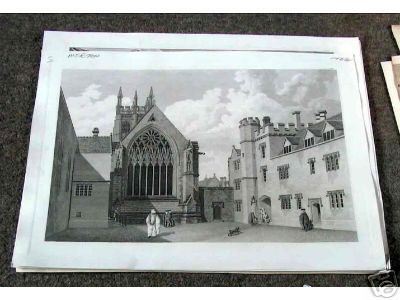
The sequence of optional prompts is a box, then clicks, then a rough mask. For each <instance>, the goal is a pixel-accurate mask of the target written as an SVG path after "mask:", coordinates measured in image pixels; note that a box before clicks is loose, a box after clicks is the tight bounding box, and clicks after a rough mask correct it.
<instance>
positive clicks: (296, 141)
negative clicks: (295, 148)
mask: <svg viewBox="0 0 400 300" xmlns="http://www.w3.org/2000/svg"><path fill="white" fill-rule="evenodd" d="M286 139H287V140H288V141H289V142H290V143H291V144H292V145H298V144H299V140H300V138H299V137H298V136H287V137H286Z"/></svg>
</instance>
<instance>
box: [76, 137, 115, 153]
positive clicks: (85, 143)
mask: <svg viewBox="0 0 400 300" xmlns="http://www.w3.org/2000/svg"><path fill="white" fill-rule="evenodd" d="M78 143H79V151H80V152H81V153H111V137H109V136H79V137H78Z"/></svg>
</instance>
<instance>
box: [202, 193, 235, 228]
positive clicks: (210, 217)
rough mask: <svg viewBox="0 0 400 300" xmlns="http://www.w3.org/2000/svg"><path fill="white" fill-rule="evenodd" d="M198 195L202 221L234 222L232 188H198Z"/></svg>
mask: <svg viewBox="0 0 400 300" xmlns="http://www.w3.org/2000/svg"><path fill="white" fill-rule="evenodd" d="M199 194H200V202H201V204H202V205H201V209H202V215H203V218H204V221H206V222H213V221H222V222H233V221H234V201H233V188H232V187H200V188H199ZM218 217H219V218H218Z"/></svg>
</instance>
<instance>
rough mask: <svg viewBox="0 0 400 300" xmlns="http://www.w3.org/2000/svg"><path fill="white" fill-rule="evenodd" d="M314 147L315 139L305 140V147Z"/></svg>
mask: <svg viewBox="0 0 400 300" xmlns="http://www.w3.org/2000/svg"><path fill="white" fill-rule="evenodd" d="M313 145H314V137H310V138H308V139H305V140H304V147H311V146H313Z"/></svg>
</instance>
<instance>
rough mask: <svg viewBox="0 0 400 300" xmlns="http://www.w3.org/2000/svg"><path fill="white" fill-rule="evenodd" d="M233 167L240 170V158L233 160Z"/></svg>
mask: <svg viewBox="0 0 400 300" xmlns="http://www.w3.org/2000/svg"><path fill="white" fill-rule="evenodd" d="M233 168H234V169H235V170H240V159H238V160H234V161H233Z"/></svg>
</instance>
